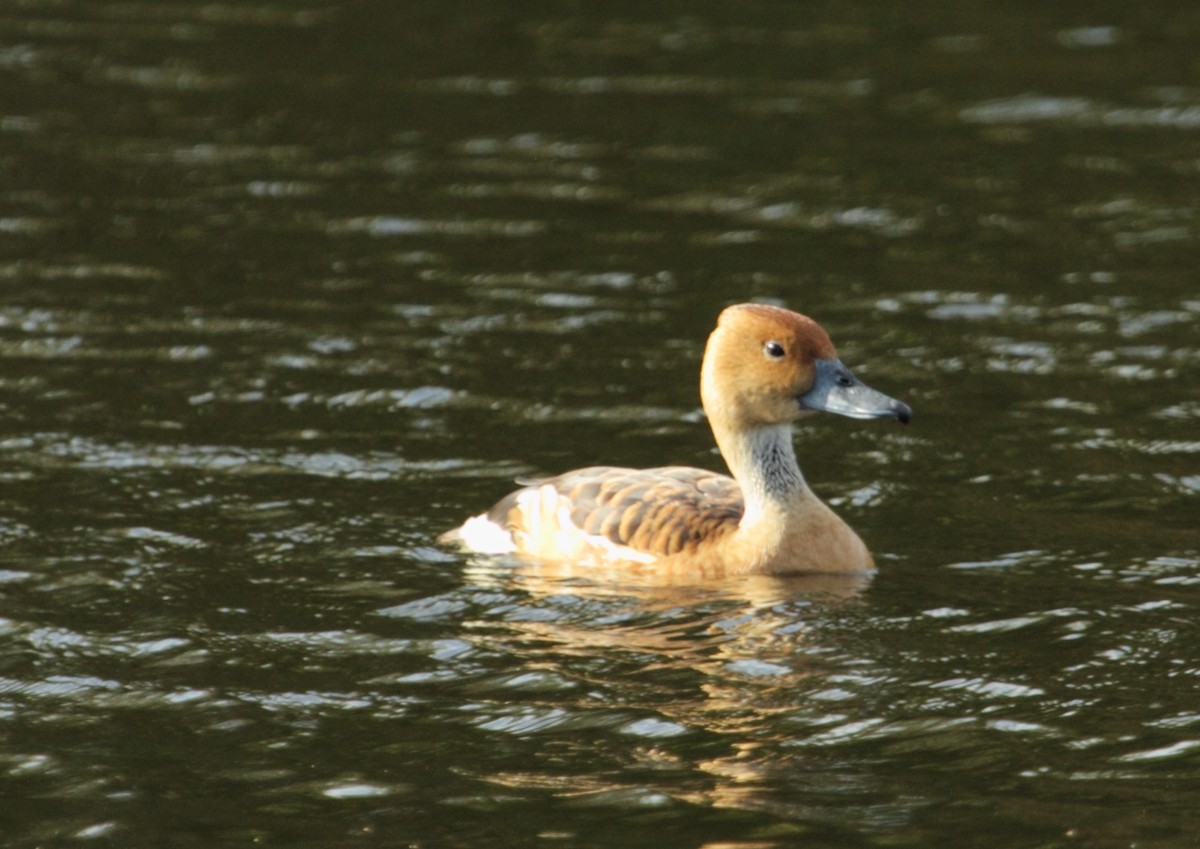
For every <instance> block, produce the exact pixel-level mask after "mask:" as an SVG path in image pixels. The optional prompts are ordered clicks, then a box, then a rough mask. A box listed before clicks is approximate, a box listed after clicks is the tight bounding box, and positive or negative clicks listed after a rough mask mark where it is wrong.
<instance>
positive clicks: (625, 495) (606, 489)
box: [462, 466, 743, 562]
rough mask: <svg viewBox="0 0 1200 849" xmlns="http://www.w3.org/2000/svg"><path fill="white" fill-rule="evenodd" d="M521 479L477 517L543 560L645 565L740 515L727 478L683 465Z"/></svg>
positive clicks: (695, 545) (738, 496)
mask: <svg viewBox="0 0 1200 849" xmlns="http://www.w3.org/2000/svg"><path fill="white" fill-rule="evenodd" d="M520 483H523V484H525V487H524V488H523V489H520V490H517V491H516V492H514V493H512V494H510V495H508V496H506V497H505V498H503V499H501V500H500V501H499V502H498V503H497V504H496V505H495V506H494V507H493V508H492V509H491V510H490V511H488V513H487V514H485V516H481V517H478V518H479V519H486V521H487V522H488V523H489V524H490V525H492V526H493V527H495V528H498V529H503V530H505V531H507V533H508V534H510V535H511V538H512V541H513V548H512V550H514V551H521V552H525V553H529V554H536V555H540V556H544V557H555V558H577V559H578V558H583V559H588V560H593V559H595V560H632V561H642V562H651V561H653V560H656V559H658V558H660V557H666V556H669V555H674V554H680V553H685V552H696V551H700V550H702V549H703V548H704V547H705V546H707V545H712V544H713V543H714V542H715V541H716V540H718V539H719V538H721V537H723V536H724V535H725V534H728V533H730V532H732V531H733V530H734V529H735V528H736V527H737V524H738V520H739V519H740V518H741V516H742V512H743V502H742V492H741V489H740V488H739V487H738V485H737V483H736V482H735V481H734V480H733V479H732V478H729V477H726V476H725V475H719V474H716V473H715V472H710V471H705V470H703V469H693V468H688V467H685V466H667V467H664V468H658V469H624V468H617V467H612V466H593V467H590V468H586V469H578V470H576V471H573V472H567V473H566V474H563V475H559V476H557V477H553V478H544V479H540V480H523V481H520ZM462 530H463V532H466V531H467V527H466V526H464V528H463V529H462Z"/></svg>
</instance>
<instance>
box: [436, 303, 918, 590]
mask: <svg viewBox="0 0 1200 849" xmlns="http://www.w3.org/2000/svg"><path fill="white" fill-rule="evenodd" d="M700 386H701V398H702V400H703V403H704V410H705V412H706V413H707V415H708V419H709V423H710V424H711V426H712V429H713V434H714V436H715V437H716V440H717V446H718V447H719V448H720V450H721V454H722V455H723V456H724V457H725V461H726V463H728V465H729V469H730V471H731V472H732V473H733V477H732V478H731V477H727V476H725V475H720V474H717V473H715V472H709V471H705V470H702V469H693V468H687V467H683V466H668V467H665V468H659V469H642V470H638V469H624V468H616V467H610V466H596V467H591V468H586V469H579V470H576V471H573V472H567V473H566V474H563V475H559V476H558V477H554V478H547V479H544V480H537V481H521V483H524V484H526V485H525V487H524V488H523V489H520V490H517V491H516V492H513V493H511V494H510V495H508V496H506V497H505V498H503V499H501V500H500V501H499V502H498V503H497V504H496V505H495V506H494V507H492V509H491V510H489V511H488V512H487V513H484V514H481V515H479V516H476V517H474V518H472V519H468V520H467V522H465V523H464V524H463V525H462V526H461V527H460V528H456V529H455V530H453V531H450V532H448V533H446V534H444V535H443V536H442V541H443V542H457V543H459V544H461V545H463V546H464V547H466V548H467V549H469V550H472V551H477V552H481V553H492V554H500V553H519V554H527V555H531V556H534V557H538V558H544V559H549V560H566V561H572V562H576V563H609V562H621V563H629V564H644V568H652V569H655V570H660V569H661V570H664V571H671V572H677V573H696V574H704V575H734V574H787V573H800V572H863V571H868V570H870V569H871V568H872V567H873V561H872V558H871V555H870V553H869V552H868V551H867V548H866V546H865V545H864V544H863V542H862V540H861V539H859V537H858V535H857V534H856V533H854V531H853V530H851V528H850V527H849V526H848V525H847V524H846V523H845V522H843V521H842V520H841V519H840V518H839V517H838V516H837V514H835V513H834V512H833V511H832V510H831V509H829V507H827V506H826V505H825V504H824V502H822V501H821V500H820V499H819V498H817V496H816V495H814V494H813V492H812V490H810V489H809V488H808V484H807V483H806V482H805V480H804V476H803V475H802V474H801V473H800V467H799V466H798V465H797V463H796V456H795V453H794V452H793V450H792V441H791V428H790V425H791V423H792V422H794V421H796V420H798V419H799V418H801V417H803V416H805V415H808V414H810V413H812V412H815V411H817V410H827V411H830V412H836V413H841V414H842V415H848V416H851V417H855V418H879V417H892V418H897V419H899V420H900V421H902V422H907V421H908V419H909V416H910V415H911V411H910V410H909V408H908V407H907V406H906V405H904V404H901V403H900V402H898V401H894V400H892V399H891V398H888V397H887V396H885V395H882V394H880V393H878V392H875V391H874V390H873V389H870V388H868V387H867V386H865V385H863V384H862V383H860V382H859V381H857V380H856V379H855V378H854V376H853V375H852V374H851V373H850V371H849V369H847V368H846V367H845V366H844V365H842V363H841V361H840V360H838V359H837V353H836V351H835V349H834V347H833V343H832V342H830V341H829V337H828V335H827V334H826V333H825V331H824V330H822V329H821V327H820V326H819V325H818V324H817V323H816V322H814V321H813V320H812V319H810V318H807V317H806V316H802V315H799V314H798V313H794V312H790V311H789V310H785V309H781V308H779V307H771V306H766V305H762V304H741V305H738V306H733V307H729V308H728V309H726V310H725V311H724V312H722V313H721V317H720V319H719V320H718V323H717V328H716V329H715V330H714V331H713V333H712V335H711V336H710V337H709V341H708V346H707V348H706V349H705V355H704V364H703V367H702V369H701V382H700Z"/></svg>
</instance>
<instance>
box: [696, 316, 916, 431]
mask: <svg viewBox="0 0 1200 849" xmlns="http://www.w3.org/2000/svg"><path fill="white" fill-rule="evenodd" d="M700 395H701V398H702V399H703V402H704V409H705V410H706V411H707V412H708V415H709V418H710V419H718V418H719V419H722V420H724V421H725V422H726V423H728V424H729V425H732V426H733V427H742V428H746V427H761V426H764V425H778V424H787V423H790V422H794V421H796V420H797V419H799V418H801V417H802V416H805V415H808V414H811V413H814V412H819V411H824V412H827V413H838V414H840V415H843V416H850V417H851V418H855V419H878V418H893V419H899V420H900V421H901V422H902V423H904V424H908V420H909V418H910V417H911V416H912V410H911V409H910V408H909V406H908V405H907V404H903V403H901V402H900V401H897V400H895V399H894V398H889V397H888V396H887V395H884V394H883V393H882V392H876V391H875V390H874V389H872V388H871V387H869V386H867V385H866V384H865V383H863V382H862V381H860V380H859V379H858V378H856V377H855V376H854V373H853V372H851V371H850V369H848V368H846V366H845V365H843V364H842V361H841V360H840V359H838V355H837V349H835V348H834V347H833V342H831V341H830V340H829V334H828V333H826V332H825V330H824V329H823V328H822V327H821V325H819V324H817V323H816V322H815V321H813V320H812V319H811V318H809V317H808V316H805V315H800V314H799V313H795V312H792V311H791V310H786V309H783V308H781V307H773V306H769V305H767V304H737V305H736V306H732V307H728V308H726V309H725V310H724V311H723V312H722V313H721V316H720V318H718V319H717V327H716V329H715V330H713V332H712V334H711V335H710V336H709V337H708V345H707V347H706V348H705V350H704V365H703V367H702V369H701V373H700Z"/></svg>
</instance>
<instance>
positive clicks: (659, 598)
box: [466, 558, 870, 809]
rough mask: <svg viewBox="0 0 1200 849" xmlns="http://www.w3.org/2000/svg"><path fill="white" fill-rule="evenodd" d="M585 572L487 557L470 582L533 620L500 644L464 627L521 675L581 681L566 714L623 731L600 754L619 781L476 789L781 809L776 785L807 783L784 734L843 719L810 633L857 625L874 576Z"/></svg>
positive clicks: (571, 779) (512, 780) (556, 769)
mask: <svg viewBox="0 0 1200 849" xmlns="http://www.w3.org/2000/svg"><path fill="white" fill-rule="evenodd" d="M595 571H596V570H595V567H594V566H589V567H587V568H586V569H580V570H577V571H576V570H572V569H570V568H569V567H566V566H563V565H562V564H558V565H555V566H549V565H546V564H543V563H537V564H533V563H530V562H528V561H509V562H505V561H497V560H496V559H495V558H481V559H479V560H476V561H473V562H471V563H470V565H469V566H468V568H467V571H466V577H467V579H468V580H469V581H470V582H471V583H472V584H474V585H475V586H477V587H479V588H481V589H485V590H493V591H494V590H503V591H505V592H506V593H512V592H514V591H517V592H521V593H527V594H529V596H531V597H533V598H534V599H535V604H534V605H533V608H532V611H537V613H534V614H533V615H528V612H527V614H526V615H522V616H518V617H511V618H508V619H506V621H505V622H504V629H503V631H502V632H501V633H499V634H497V633H496V628H495V624H496V623H495V622H494V621H489V622H487V623H474V624H477V625H479V626H486V627H487V629H488V631H489V638H488V639H489V644H490V645H492V647H493V648H494V647H495V641H496V640H499V641H502V642H503V643H504V644H505V645H504V646H503V647H502V650H503V651H505V653H509V654H511V655H514V656H520V657H521V659H522V664H523V665H524V666H528V667H531V668H542V669H545V668H547V666H549V667H550V668H553V669H554V670H555V671H556V673H557V674H559V675H560V676H562V677H564V678H569V679H571V680H574V681H580V680H583V681H584V683H585V685H586V686H585V689H586V691H587V695H585V696H582V697H580V696H579V695H578V692H575V693H574V694H573V695H572V696H571V699H572V704H571V705H569V706H566V712H567V713H568V714H569V715H572V716H583V717H587V716H589V713H590V714H593V715H594V714H596V713H597V712H598V713H599V714H600V715H611V716H614V717H619V718H615V719H612V720H611V722H612V724H614V725H615V726H616V730H617V731H619V732H622V736H621V737H620V738H619V742H618V743H614V744H613V745H612V749H611V751H610V752H609V754H611V753H613V752H615V753H616V755H617V757H618V758H620V759H621V760H622V761H623V762H624V763H625V767H626V768H627V769H624V768H623V769H622V770H618V771H617V773H616V774H614V773H613V771H611V770H605V771H603V772H601V773H596V772H591V771H587V772H585V773H584V774H579V773H576V774H570V775H565V774H563V773H562V772H561V771H560V768H561V764H555V765H554V766H548V767H547V770H546V771H545V772H539V771H537V770H523V771H520V772H513V771H506V772H504V773H503V774H491V775H483V776H480V777H481V778H483V779H484V780H486V781H488V782H490V783H494V784H499V785H502V786H505V787H510V788H516V787H523V788H539V789H543V790H545V789H550V790H552V791H553V792H555V793H556V794H559V795H562V796H564V797H570V798H577V797H580V796H583V797H589V798H594V799H597V800H600V799H607V798H610V797H612V796H613V794H616V795H617V796H618V797H622V798H623V797H624V796H625V795H628V794H630V793H633V794H635V795H636V794H638V793H641V794H650V795H657V796H661V797H666V798H670V799H676V800H678V801H683V802H687V803H691V804H700V805H705V806H714V807H725V808H738V809H761V808H767V807H770V808H774V807H777V806H785V807H786V805H787V804H788V803H786V802H785V801H783V799H784V798H785V797H787V796H791V795H792V794H789V793H784V794H783V795H782V796H781V787H783V788H787V787H789V786H793V785H794V783H795V781H796V780H801V781H804V780H806V779H804V778H803V776H804V775H806V774H808V772H809V769H810V768H809V767H806V766H804V765H802V764H799V763H798V761H799V760H800V759H801V756H800V755H799V754H797V753H794V752H793V750H791V749H790V748H789V747H788V739H789V736H794V735H799V734H802V733H812V729H813V728H814V726H815V727H818V728H819V727H821V726H823V725H828V724H835V723H838V722H841V721H844V719H845V717H844V716H841V715H839V714H837V713H836V701H837V696H836V690H837V686H836V684H835V683H833V682H831V681H828V680H825V679H826V678H827V677H828V676H830V674H831V673H834V672H841V671H843V670H844V669H845V667H846V664H847V659H846V654H845V650H844V649H841V648H838V647H833V646H830V645H829V644H828V643H824V644H823V643H822V641H821V639H820V630H819V629H820V627H821V625H822V623H823V622H829V621H830V620H831V619H832V620H836V619H838V618H839V617H844V616H847V615H849V616H853V615H854V613H853V610H852V609H853V607H855V606H858V605H861V604H862V602H861V600H860V598H861V595H862V593H863V591H864V590H865V589H866V588H867V587H868V586H869V583H870V577H869V576H866V575H858V576H852V575H828V574H826V575H813V576H797V577H789V578H778V577H774V578H772V577H765V576H748V577H744V578H740V579H737V580H732V579H727V580H723V581H712V582H711V583H703V582H701V583H697V582H696V580H695V577H694V576H691V577H690V578H689V580H688V582H687V583H679V584H674V583H671V582H669V581H665V580H663V577H662V575H661V573H648V574H644V575H634V574H631V573H630V572H629V571H627V570H626V571H625V572H623V573H622V574H621V576H620V580H615V579H614V576H610V575H599V576H597V575H596V574H595ZM469 624H470V623H469ZM557 699H558V696H557V695H556V696H555V700H556V704H558V705H562V702H561V701H557ZM831 706H832V710H831ZM631 715H633V716H640V717H643V718H642V719H636V720H631V719H630V718H629V717H630V716H631ZM797 716H799V717H800V718H799V724H795V723H794V722H793V720H794V719H796V717H797ZM583 724H584V725H591V724H592V723H591V721H589V720H587V719H584V720H583ZM600 724H607V722H606V721H601V723H600ZM711 735H718V737H717V739H716V740H714V739H713V738H712V736H711ZM639 736H641V737H643V738H644V739H643V740H642V741H641V742H640V743H638V742H635V743H634V745H632V746H630V745H628V741H629V739H630V737H633V738H637V737H639ZM697 739H702V740H703V742H702V744H700V745H696V744H695V741H696V740H697ZM603 745H605V746H607V745H608V744H607V743H606V744H603ZM626 772H627V774H626ZM852 783H856V782H852Z"/></svg>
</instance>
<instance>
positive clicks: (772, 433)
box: [716, 425, 812, 527]
mask: <svg viewBox="0 0 1200 849" xmlns="http://www.w3.org/2000/svg"><path fill="white" fill-rule="evenodd" d="M716 437H717V444H718V445H719V447H720V449H721V453H722V454H723V455H724V457H725V462H726V463H728V464H729V471H730V472H732V473H733V477H734V478H735V479H736V480H737V482H738V484H739V485H740V486H741V488H742V498H743V499H744V500H745V513H744V514H743V516H742V521H741V525H742V527H752V526H756V525H759V524H760V523H762V522H773V523H781V522H784V521H786V517H787V516H788V515H789V514H791V513H792V512H793V511H794V510H796V509H797V507H798V506H799V505H800V504H801V503H802V502H804V501H806V500H807V499H810V498H812V492H811V490H809V488H808V484H806V483H805V482H804V475H803V474H801V473H800V466H799V465H798V464H797V463H796V452H795V450H794V449H793V448H792V429H791V427H790V426H788V425H770V426H763V427H756V428H750V429H746V430H739V431H725V432H717V433H716Z"/></svg>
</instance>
